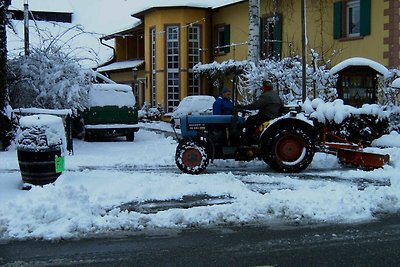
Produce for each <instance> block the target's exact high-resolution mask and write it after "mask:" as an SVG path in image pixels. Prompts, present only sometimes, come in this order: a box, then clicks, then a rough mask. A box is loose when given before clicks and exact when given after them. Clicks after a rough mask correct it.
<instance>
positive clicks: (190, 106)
mask: <svg viewBox="0 0 400 267" xmlns="http://www.w3.org/2000/svg"><path fill="white" fill-rule="evenodd" d="M214 102H215V97H213V96H209V95H192V96H187V97H185V98H183V99H182V100H181V102H180V103H179V105H178V107H177V108H176V110H175V111H174V112H172V113H171V114H170V116H171V120H173V122H174V124H175V127H177V128H179V127H180V118H181V117H182V116H183V115H211V114H212V109H213V104H214Z"/></svg>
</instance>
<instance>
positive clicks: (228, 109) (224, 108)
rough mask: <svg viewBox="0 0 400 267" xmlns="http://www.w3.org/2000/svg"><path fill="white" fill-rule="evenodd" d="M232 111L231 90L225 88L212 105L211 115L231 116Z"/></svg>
mask: <svg viewBox="0 0 400 267" xmlns="http://www.w3.org/2000/svg"><path fill="white" fill-rule="evenodd" d="M232 110H233V103H232V100H231V90H229V89H228V88H226V87H225V88H224V89H222V92H221V95H220V96H219V97H218V98H217V100H215V102H214V104H213V115H232Z"/></svg>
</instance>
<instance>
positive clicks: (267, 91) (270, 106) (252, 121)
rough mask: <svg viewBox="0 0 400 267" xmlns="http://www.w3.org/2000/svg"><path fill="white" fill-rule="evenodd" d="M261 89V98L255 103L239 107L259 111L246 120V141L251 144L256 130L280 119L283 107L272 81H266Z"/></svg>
mask: <svg viewBox="0 0 400 267" xmlns="http://www.w3.org/2000/svg"><path fill="white" fill-rule="evenodd" d="M261 89H262V94H261V96H260V97H259V98H258V99H257V100H255V101H254V102H253V103H251V104H248V105H237V108H238V109H248V110H257V109H258V113H257V114H256V115H252V116H249V117H248V118H247V120H246V141H247V142H250V143H251V141H252V139H253V134H254V131H255V128H256V127H257V126H259V125H260V124H262V123H263V122H266V121H269V120H272V119H275V118H277V117H279V116H280V115H281V110H282V106H283V103H282V100H281V98H280V97H279V95H278V93H277V92H276V91H274V90H273V86H272V83H271V82H270V81H268V80H264V81H263V83H262V87H261Z"/></svg>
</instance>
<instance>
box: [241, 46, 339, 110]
mask: <svg viewBox="0 0 400 267" xmlns="http://www.w3.org/2000/svg"><path fill="white" fill-rule="evenodd" d="M314 57H315V62H314V64H313V66H307V69H306V75H307V81H306V82H307V96H308V97H313V98H314V97H316V98H321V99H323V100H325V101H332V100H334V99H335V98H336V97H337V92H336V76H334V75H332V74H331V73H330V72H329V70H327V68H326V66H318V65H317V64H316V62H317V61H318V56H317V54H316V53H315V52H314ZM264 79H267V80H270V81H271V82H272V83H273V84H274V87H275V88H276V89H277V90H278V92H279V94H280V96H281V98H282V99H283V100H284V102H285V103H286V104H288V103H292V102H297V101H298V100H301V99H302V63H301V58H300V57H297V56H295V57H288V58H284V59H282V60H275V59H265V60H261V61H260V62H259V65H257V66H256V65H254V64H248V65H246V67H245V68H244V73H243V74H242V75H241V76H240V81H241V91H242V94H245V92H244V91H250V92H254V91H255V90H256V89H258V88H260V87H261V83H262V81H263V80H264ZM254 85H255V87H254Z"/></svg>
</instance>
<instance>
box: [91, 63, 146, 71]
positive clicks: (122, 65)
mask: <svg viewBox="0 0 400 267" xmlns="http://www.w3.org/2000/svg"><path fill="white" fill-rule="evenodd" d="M142 64H144V60H127V61H119V62H114V63H111V64H110V65H107V66H104V67H100V68H98V69H97V71H99V72H105V71H110V70H123V69H133V68H136V67H139V66H141V65H142Z"/></svg>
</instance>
